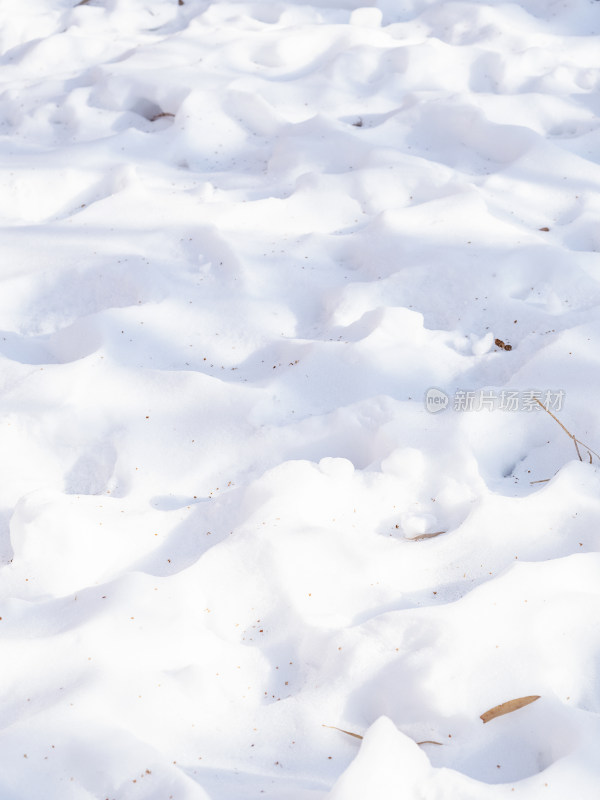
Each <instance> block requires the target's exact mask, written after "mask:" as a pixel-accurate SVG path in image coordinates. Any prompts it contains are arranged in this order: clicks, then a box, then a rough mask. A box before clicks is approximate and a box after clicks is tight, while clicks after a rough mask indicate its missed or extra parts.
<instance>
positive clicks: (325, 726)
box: [322, 725, 363, 739]
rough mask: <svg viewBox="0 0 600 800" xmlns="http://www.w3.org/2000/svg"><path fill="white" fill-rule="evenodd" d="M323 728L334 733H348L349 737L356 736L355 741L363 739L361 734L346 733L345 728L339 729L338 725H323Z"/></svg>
mask: <svg viewBox="0 0 600 800" xmlns="http://www.w3.org/2000/svg"><path fill="white" fill-rule="evenodd" d="M322 727H323V728H331V730H332V731H339V732H340V733H347V734H348V736H354V738H355V739H362V738H363V737H362V736H361V735H360V733H352V731H345V730H344V729H343V728H338V727H337V726H336V725H322Z"/></svg>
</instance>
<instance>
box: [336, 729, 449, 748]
mask: <svg viewBox="0 0 600 800" xmlns="http://www.w3.org/2000/svg"><path fill="white" fill-rule="evenodd" d="M322 727H323V728H331V730H332V731H339V732H340V733H347V734H348V736H354V738H355V739H362V738H363V737H362V736H361V735H360V733H352V731H345V730H344V729H343V728H338V727H337V726H336V725H324V724H322ZM417 744H418V745H421V744H439V745H440V747H442V746H443V742H434V741H432V740H431V739H426V740H425V741H424V742H417Z"/></svg>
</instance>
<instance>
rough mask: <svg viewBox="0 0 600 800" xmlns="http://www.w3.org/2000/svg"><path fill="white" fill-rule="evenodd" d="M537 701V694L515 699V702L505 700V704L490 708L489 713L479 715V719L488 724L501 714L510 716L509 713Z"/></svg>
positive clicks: (538, 697) (538, 696)
mask: <svg viewBox="0 0 600 800" xmlns="http://www.w3.org/2000/svg"><path fill="white" fill-rule="evenodd" d="M539 699H540V695H539V694H530V695H528V696H527V697H517V698H516V699H515V700H507V701H506V703H500V705H499V706H494V707H493V708H490V710H489V711H486V712H485V713H484V714H482V715H481V717H480V719H482V720H483V721H484V722H489V721H490V720H491V719H495V718H496V717H501V716H502V715H503V714H510V712H511V711H516V710H517V709H519V708H523V706H528V705H529V703H533V701H534V700H539Z"/></svg>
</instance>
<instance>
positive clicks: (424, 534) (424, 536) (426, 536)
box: [404, 531, 446, 542]
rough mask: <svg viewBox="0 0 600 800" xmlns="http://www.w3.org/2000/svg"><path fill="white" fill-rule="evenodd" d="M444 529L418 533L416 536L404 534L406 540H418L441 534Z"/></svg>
mask: <svg viewBox="0 0 600 800" xmlns="http://www.w3.org/2000/svg"><path fill="white" fill-rule="evenodd" d="M442 533H446V531H436V532H435V533H420V534H419V535H418V536H405V537H404V538H405V539H406V541H407V542H420V541H421V540H422V539H433V538H434V537H435V536H441V535H442Z"/></svg>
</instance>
